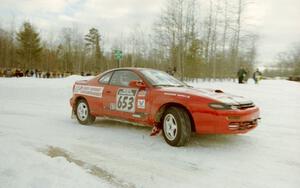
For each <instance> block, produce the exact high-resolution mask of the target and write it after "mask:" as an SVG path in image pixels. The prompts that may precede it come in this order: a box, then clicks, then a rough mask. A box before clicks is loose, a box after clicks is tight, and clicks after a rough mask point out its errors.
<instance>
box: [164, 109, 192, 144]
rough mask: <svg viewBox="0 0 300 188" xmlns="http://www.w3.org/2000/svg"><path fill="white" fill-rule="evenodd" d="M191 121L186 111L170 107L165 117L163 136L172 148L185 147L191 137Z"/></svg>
mask: <svg viewBox="0 0 300 188" xmlns="http://www.w3.org/2000/svg"><path fill="white" fill-rule="evenodd" d="M191 130H192V129H191V120H190V118H189V115H188V113H187V112H186V110H185V109H183V108H180V107H170V108H168V109H167V110H166V112H165V113H164V116H163V135H164V138H165V141H166V142H167V143H168V144H169V145H171V146H177V147H178V146H183V145H185V144H186V143H187V142H188V141H189V139H190V136H191Z"/></svg>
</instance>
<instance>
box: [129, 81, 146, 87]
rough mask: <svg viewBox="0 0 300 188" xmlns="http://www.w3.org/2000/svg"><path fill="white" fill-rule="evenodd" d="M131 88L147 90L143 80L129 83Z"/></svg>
mask: <svg viewBox="0 0 300 188" xmlns="http://www.w3.org/2000/svg"><path fill="white" fill-rule="evenodd" d="M129 87H138V88H145V87H146V84H145V83H144V82H143V81H141V80H131V81H130V82H129Z"/></svg>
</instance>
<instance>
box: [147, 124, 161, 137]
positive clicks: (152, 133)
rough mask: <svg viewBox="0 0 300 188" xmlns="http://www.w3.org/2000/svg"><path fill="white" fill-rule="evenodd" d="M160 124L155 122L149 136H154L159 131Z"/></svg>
mask: <svg viewBox="0 0 300 188" xmlns="http://www.w3.org/2000/svg"><path fill="white" fill-rule="evenodd" d="M161 128H162V126H161V125H160V124H156V125H155V126H154V127H153V128H152V131H151V133H150V136H156V135H158V134H159V133H160V131H161Z"/></svg>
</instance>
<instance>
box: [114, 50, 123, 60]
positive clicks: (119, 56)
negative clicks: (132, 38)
mask: <svg viewBox="0 0 300 188" xmlns="http://www.w3.org/2000/svg"><path fill="white" fill-rule="evenodd" d="M122 56H123V54H122V51H121V50H115V58H116V59H117V60H121V59H122Z"/></svg>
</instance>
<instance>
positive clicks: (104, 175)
mask: <svg viewBox="0 0 300 188" xmlns="http://www.w3.org/2000/svg"><path fill="white" fill-rule="evenodd" d="M41 151H42V152H43V153H44V154H46V155H48V156H49V157H51V158H54V157H63V158H65V159H66V160H67V161H68V162H70V163H74V164H76V165H78V166H80V167H81V168H83V169H86V170H88V172H89V173H90V174H92V175H94V176H96V177H98V178H101V179H104V180H106V181H107V182H109V183H110V184H112V185H113V186H115V187H120V188H135V186H134V184H132V183H129V182H125V181H123V180H121V179H119V178H117V177H116V176H114V175H113V174H111V173H110V172H108V171H106V170H104V169H102V168H100V167H98V166H96V165H92V164H89V163H86V162H84V161H81V160H78V159H75V158H73V157H72V156H71V155H70V154H69V153H68V152H67V151H66V150H64V149H62V148H59V147H53V146H49V147H48V148H47V149H45V150H41Z"/></svg>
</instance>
